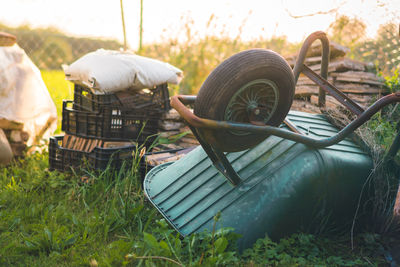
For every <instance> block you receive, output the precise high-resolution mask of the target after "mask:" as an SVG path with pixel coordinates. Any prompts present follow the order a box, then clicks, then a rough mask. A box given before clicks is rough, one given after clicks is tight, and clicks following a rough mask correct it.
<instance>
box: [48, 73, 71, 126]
mask: <svg viewBox="0 0 400 267" xmlns="http://www.w3.org/2000/svg"><path fill="white" fill-rule="evenodd" d="M42 78H43V80H44V82H45V84H46V86H47V89H48V90H49V93H50V96H51V98H52V99H53V101H54V104H55V105H56V107H57V116H58V124H57V131H56V132H55V133H56V134H59V133H61V117H62V101H63V99H73V97H74V85H73V83H71V82H69V81H67V80H65V75H64V72H63V71H61V70H42Z"/></svg>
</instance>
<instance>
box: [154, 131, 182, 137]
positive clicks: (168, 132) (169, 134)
mask: <svg viewBox="0 0 400 267" xmlns="http://www.w3.org/2000/svg"><path fill="white" fill-rule="evenodd" d="M179 133H180V131H166V132H160V133H159V136H160V137H161V138H168V137H171V136H174V135H177V134H179Z"/></svg>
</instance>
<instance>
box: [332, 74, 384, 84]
mask: <svg viewBox="0 0 400 267" xmlns="http://www.w3.org/2000/svg"><path fill="white" fill-rule="evenodd" d="M331 76H332V77H334V79H335V81H341V82H352V83H366V84H372V85H378V86H383V82H382V80H381V79H380V78H379V77H377V76H376V75H375V74H373V73H370V72H362V71H347V72H339V73H331Z"/></svg>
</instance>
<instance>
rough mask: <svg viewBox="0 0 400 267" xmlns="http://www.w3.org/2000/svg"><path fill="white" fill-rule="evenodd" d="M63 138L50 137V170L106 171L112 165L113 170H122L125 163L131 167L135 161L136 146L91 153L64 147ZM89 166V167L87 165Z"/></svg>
mask: <svg viewBox="0 0 400 267" xmlns="http://www.w3.org/2000/svg"><path fill="white" fill-rule="evenodd" d="M62 140H63V136H53V137H50V143H49V170H51V171H53V170H59V171H70V170H71V169H77V168H80V167H82V166H87V167H89V168H91V169H97V170H105V169H106V168H107V166H108V164H110V166H111V167H112V168H121V167H122V165H123V163H124V162H125V164H126V165H127V166H129V165H130V164H131V163H132V160H133V154H132V153H134V151H136V146H135V145H129V146H123V147H118V148H101V147H95V148H94V149H93V150H92V151H91V152H85V151H79V150H74V149H68V148H64V147H62ZM85 164H87V165H85Z"/></svg>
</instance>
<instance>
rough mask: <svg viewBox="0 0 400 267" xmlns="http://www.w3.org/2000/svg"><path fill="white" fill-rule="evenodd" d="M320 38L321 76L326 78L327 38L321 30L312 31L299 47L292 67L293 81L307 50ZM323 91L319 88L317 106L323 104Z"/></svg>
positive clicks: (297, 76)
mask: <svg viewBox="0 0 400 267" xmlns="http://www.w3.org/2000/svg"><path fill="white" fill-rule="evenodd" d="M316 40H320V41H321V43H322V60H321V77H322V78H324V79H327V78H328V64H329V52H330V51H329V40H328V37H326V34H325V33H324V32H321V31H317V32H314V33H312V34H310V36H308V37H307V39H306V40H305V41H304V43H303V46H302V47H301V49H300V53H299V56H298V58H297V60H296V64H295V65H294V68H293V74H294V81H295V83H296V84H297V80H298V79H299V76H300V72H301V71H302V70H303V65H304V61H305V59H306V55H307V51H308V49H309V48H310V47H311V45H312V43H314V41H316ZM325 95H326V94H325V91H324V90H323V89H322V88H319V96H318V106H319V107H323V106H325Z"/></svg>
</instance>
